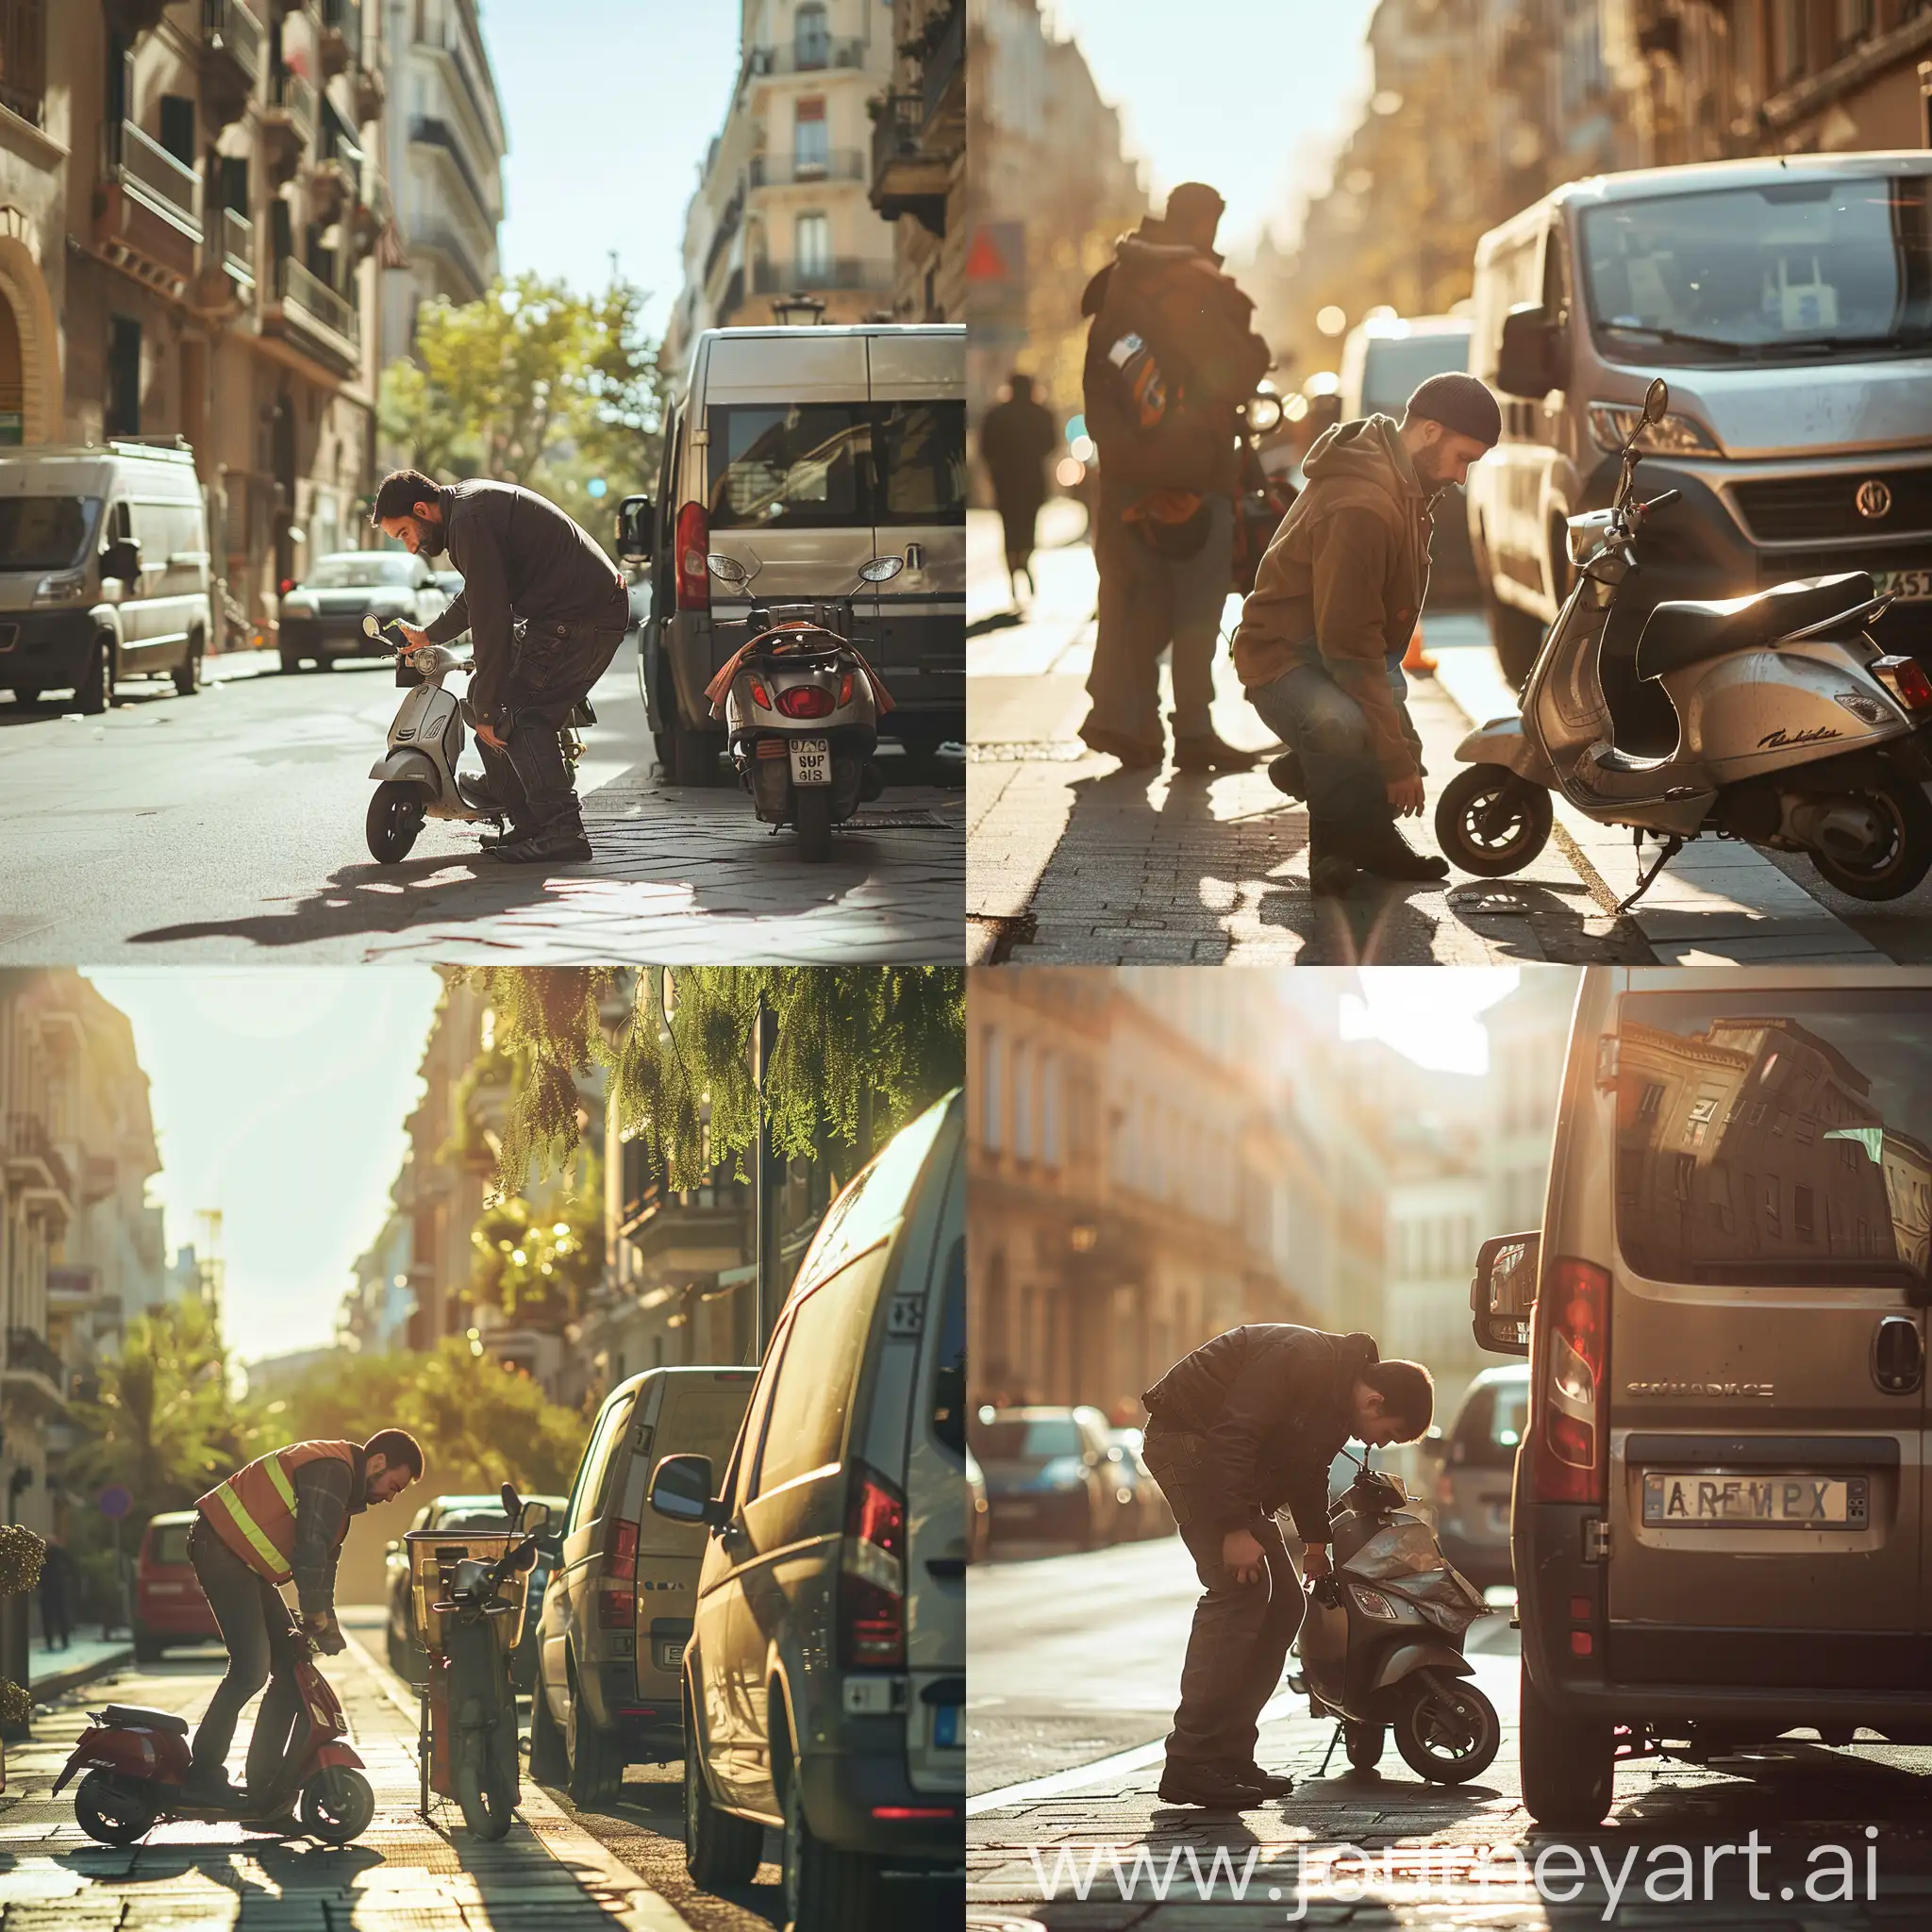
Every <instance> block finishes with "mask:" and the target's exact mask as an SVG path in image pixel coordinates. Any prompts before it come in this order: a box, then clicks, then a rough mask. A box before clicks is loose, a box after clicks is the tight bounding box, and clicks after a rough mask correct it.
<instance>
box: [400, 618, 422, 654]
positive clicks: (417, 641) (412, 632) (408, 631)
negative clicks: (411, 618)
mask: <svg viewBox="0 0 1932 1932" xmlns="http://www.w3.org/2000/svg"><path fill="white" fill-rule="evenodd" d="M396 628H397V629H398V630H399V631H401V632H402V634H403V635H404V636H405V637H406V638H408V641H409V645H408V648H409V650H410V651H425V650H427V649H428V648H429V640H428V639H427V638H426V637H425V635H424V634H423V633H422V632H421V631H420V630H418V629H417V628H416V626H415V625H413V624H404V623H402V622H401V621H400V620H398V621H397V624H396Z"/></svg>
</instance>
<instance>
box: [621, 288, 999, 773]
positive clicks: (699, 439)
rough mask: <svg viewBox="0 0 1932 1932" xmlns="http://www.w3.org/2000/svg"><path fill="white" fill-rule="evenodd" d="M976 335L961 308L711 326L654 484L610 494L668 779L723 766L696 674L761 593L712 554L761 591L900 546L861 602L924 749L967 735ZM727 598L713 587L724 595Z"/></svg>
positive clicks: (707, 675)
mask: <svg viewBox="0 0 1932 1932" xmlns="http://www.w3.org/2000/svg"><path fill="white" fill-rule="evenodd" d="M965 398H966V330H965V328H964V326H963V325H960V324H958V323H943V324H942V323H932V324H925V323H920V324H884V323H881V324H863V325H853V326H837V327H833V326H821V327H815V328H778V327H772V328H719V329H707V330H705V331H704V333H703V334H701V335H700V336H699V337H698V339H697V345H696V348H695V350H694V351H693V353H692V357H691V375H690V378H689V380H688V381H687V383H686V384H685V388H684V393H683V395H682V396H681V397H680V398H679V400H678V401H677V403H676V404H675V407H674V408H673V409H672V411H671V414H670V418H669V420H668V422H667V423H666V425H665V436H664V461H663V467H662V469H661V471H660V472H659V476H658V493H657V495H656V497H655V498H653V497H647V496H629V497H625V500H624V501H623V502H622V503H621V504H620V505H619V506H618V511H617V551H618V555H619V556H620V557H622V558H624V559H625V561H626V562H631V563H644V562H647V563H649V564H650V566H651V574H652V575H651V615H650V617H649V619H648V620H647V621H646V622H645V624H644V625H643V627H642V632H641V659H640V665H639V676H640V680H641V683H642V686H643V691H644V703H645V708H646V709H647V711H648V713H649V717H650V724H651V731H652V734H653V737H654V738H655V740H656V743H657V749H658V758H659V760H660V762H661V763H662V764H663V766H664V769H665V771H666V772H667V773H668V774H670V776H671V777H672V779H673V780H674V782H675V783H677V784H680V785H708V784H713V783H716V782H718V781H719V780H720V779H721V777H722V776H723V775H724V774H723V770H722V769H721V759H722V757H723V754H724V726H723V724H721V723H720V722H719V721H718V720H716V719H714V718H713V717H712V716H711V708H710V705H709V703H708V700H707V699H706V697H705V687H706V685H708V683H709V682H710V681H711V678H712V677H713V675H715V674H716V673H717V671H718V669H719V667H720V666H721V665H722V664H723V663H724V659H725V658H727V657H729V656H730V654H731V652H732V651H733V650H734V649H735V648H736V647H737V645H738V644H740V643H741V642H743V641H744V640H743V636H742V634H741V632H738V631H734V630H724V631H722V632H720V631H717V630H715V629H714V619H715V620H716V622H717V623H718V624H724V625H738V624H741V622H742V620H743V618H744V616H745V614H746V612H747V611H748V610H749V609H750V608H751V600H750V599H749V598H748V597H747V596H746V595H745V593H744V592H743V591H741V590H734V591H730V592H728V593H727V592H726V591H725V587H724V586H723V585H721V584H718V583H716V582H714V580H713V578H712V577H711V575H710V574H709V572H708V570H707V569H706V567H705V558H706V555H707V554H708V552H719V553H722V554H723V555H724V556H727V557H732V558H737V560H738V561H739V562H741V563H742V564H744V565H745V566H746V567H747V568H749V567H750V565H751V564H752V562H753V561H754V560H756V561H757V562H758V564H760V565H761V566H762V568H761V570H760V573H759V575H758V585H757V595H758V602H759V603H761V604H764V603H784V602H787V601H798V602H805V601H808V600H813V599H818V598H828V597H841V596H845V595H847V594H849V593H850V592H851V591H854V590H855V589H857V588H858V587H859V585H858V569H859V566H860V565H861V564H863V563H866V562H869V561H870V560H871V559H872V558H874V557H884V556H896V557H903V558H905V559H906V568H905V570H904V572H903V573H902V574H901V575H898V576H897V577H895V578H894V579H893V580H892V581H891V584H889V585H887V586H886V587H885V588H884V590H883V591H882V593H881V594H880V596H879V598H878V600H877V606H876V611H877V616H876V621H874V598H873V595H872V593H871V592H870V591H868V592H867V593H866V595H865V597H864V599H863V600H862V602H861V603H860V605H859V607H858V618H859V625H860V628H861V630H862V631H863V633H864V635H865V637H866V639H867V640H868V641H867V644H866V655H867V657H868V658H870V660H871V662H872V663H873V665H874V668H875V669H876V670H877V671H878V673H879V675H880V676H881V677H882V678H883V679H884V680H885V683H886V686H887V689H888V690H889V691H891V694H892V699H893V702H894V706H895V708H894V709H893V710H892V711H891V713H890V714H889V716H888V717H887V718H885V719H884V720H882V721H881V726H880V728H881V731H882V733H883V734H884V735H885V736H886V737H887V738H888V739H891V738H897V739H898V740H899V741H900V742H901V743H902V744H903V745H904V746H905V748H906V750H907V752H908V753H909V754H912V755H914V756H915V758H920V757H926V758H929V757H930V755H931V754H932V753H934V752H935V751H937V749H938V747H939V746H940V745H941V743H943V742H946V741H963V739H964V737H965V734H966V400H965ZM714 591H716V592H717V593H718V594H717V596H716V597H715V600H714V596H713V592H714Z"/></svg>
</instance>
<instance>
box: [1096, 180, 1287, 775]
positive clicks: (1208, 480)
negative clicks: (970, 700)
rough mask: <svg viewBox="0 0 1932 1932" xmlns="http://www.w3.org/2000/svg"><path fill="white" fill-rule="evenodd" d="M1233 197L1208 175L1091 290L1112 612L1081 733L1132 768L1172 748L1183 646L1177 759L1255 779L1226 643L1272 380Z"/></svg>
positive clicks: (1130, 239) (1124, 243)
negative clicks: (1241, 516)
mask: <svg viewBox="0 0 1932 1932" xmlns="http://www.w3.org/2000/svg"><path fill="white" fill-rule="evenodd" d="M1222 207H1223V203H1222V199H1221V196H1220V195H1219V194H1217V193H1216V192H1215V191H1214V190H1213V189H1211V188H1209V187H1207V186H1206V185H1205V184H1203V183H1201V182H1199V181H1188V182H1183V183H1182V184H1181V186H1180V187H1178V188H1176V189H1175V190H1174V192H1173V193H1172V194H1170V195H1169V196H1168V198H1167V211H1166V214H1165V215H1164V217H1163V218H1162V219H1161V220H1159V221H1158V222H1157V221H1155V220H1153V219H1152V218H1151V217H1150V218H1148V219H1146V220H1144V221H1142V222H1141V225H1140V227H1139V228H1138V229H1137V230H1136V231H1135V232H1134V233H1133V234H1131V235H1126V236H1124V237H1123V238H1122V240H1121V242H1120V244H1119V246H1118V248H1117V249H1116V251H1115V254H1114V258H1113V260H1112V261H1111V262H1109V263H1108V265H1107V266H1106V267H1105V268H1103V269H1102V270H1101V271H1100V272H1099V274H1098V275H1095V276H1094V277H1093V279H1092V280H1091V282H1090V283H1089V284H1088V285H1087V291H1086V293H1085V294H1084V296H1083V297H1082V298H1081V304H1080V309H1081V313H1082V314H1084V315H1089V316H1091V317H1092V318H1093V321H1092V325H1091V328H1090V329H1089V331H1088V336H1087V361H1086V367H1085V370H1084V373H1083V378H1082V388H1083V392H1084V403H1085V408H1086V419H1087V433H1088V435H1090V436H1091V438H1092V439H1093V441H1094V443H1095V446H1096V447H1097V449H1098V451H1099V455H1100V503H1099V508H1098V512H1097V514H1096V515H1095V518H1094V522H1093V558H1094V563H1095V565H1096V566H1097V568H1098V570H1099V572H1100V619H1099V629H1098V633H1097V636H1096V638H1095V641H1094V647H1093V669H1092V673H1091V675H1090V676H1089V678H1088V680H1087V691H1088V695H1089V696H1090V697H1091V699H1092V700H1093V705H1092V708H1091V710H1090V711H1089V712H1088V714H1087V721H1086V723H1085V724H1083V725H1082V726H1081V727H1080V736H1081V737H1082V739H1084V740H1085V741H1086V742H1087V743H1088V744H1090V745H1091V746H1092V748H1093V749H1094V750H1095V751H1104V752H1107V753H1109V754H1110V755H1111V756H1112V757H1114V758H1119V759H1120V761H1121V762H1122V764H1123V765H1125V766H1127V767H1129V768H1141V769H1152V768H1153V767H1155V766H1158V764H1159V763H1160V762H1161V759H1162V758H1163V756H1164V755H1165V751H1166V740H1165V736H1164V734H1163V732H1162V729H1161V723H1160V706H1159V690H1160V685H1159V672H1160V655H1161V653H1162V652H1163V651H1166V650H1169V649H1170V648H1171V649H1172V651H1173V666H1174V711H1173V713H1172V716H1171V722H1172V724H1173V726H1174V764H1175V766H1176V767H1177V768H1178V769H1179V770H1181V771H1184V772H1190V771H1191V772H1227V771H1245V770H1246V769H1247V768H1248V767H1249V766H1250V765H1252V764H1253V763H1254V762H1255V758H1254V756H1253V754H1251V753H1248V752H1243V751H1238V750H1237V749H1236V748H1235V747H1234V746H1233V745H1231V744H1227V743H1225V742H1224V741H1222V739H1221V738H1220V737H1218V736H1217V735H1216V733H1215V730H1214V726H1213V724H1212V722H1211V721H1210V718H1209V715H1208V705H1209V702H1210V700H1211V699H1212V697H1213V694H1214V683H1213V668H1212V667H1213V662H1214V646H1215V643H1216V641H1217V640H1218V639H1219V637H1220V634H1221V614H1222V610H1223V608H1224V606H1225V604H1226V602H1227V599H1228V595H1229V593H1230V591H1232V589H1233V569H1234V564H1233V551H1234V499H1235V495H1236V492H1237V491H1238V489H1239V484H1240V474H1241V473H1240V467H1239V454H1240V452H1239V448H1238V445H1237V441H1236V411H1237V410H1238V409H1239V408H1241V404H1242V403H1244V402H1245V401H1246V400H1247V398H1248V397H1249V396H1251V395H1252V394H1253V393H1254V391H1255V385H1256V384H1257V382H1259V381H1260V379H1261V377H1262V375H1264V374H1265V373H1266V372H1267V369H1268V365H1269V362H1270V360H1271V359H1272V358H1271V356H1270V353H1269V349H1268V344H1267V343H1266V342H1265V341H1262V340H1261V338H1260V337H1259V336H1258V335H1257V334H1256V333H1255V331H1254V328H1253V326H1252V318H1253V315H1254V307H1255V305H1254V304H1253V303H1252V302H1251V301H1250V300H1249V299H1248V297H1247V296H1246V295H1244V294H1242V293H1241V290H1240V289H1239V288H1237V287H1236V285H1235V283H1234V280H1233V278H1232V277H1231V276H1230V275H1224V273H1223V272H1222V268H1221V260H1222V258H1221V257H1220V256H1219V255H1217V254H1216V253H1215V250H1214V235H1215V230H1216V229H1217V228H1218V227H1219V226H1220V224H1221V213H1222Z"/></svg>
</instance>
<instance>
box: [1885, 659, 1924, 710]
mask: <svg viewBox="0 0 1932 1932" xmlns="http://www.w3.org/2000/svg"><path fill="white" fill-rule="evenodd" d="M1872 675H1873V676H1874V677H1875V678H1877V679H1878V681H1879V682H1880V683H1881V684H1882V685H1884V687H1885V688H1886V690H1887V691H1890V693H1891V694H1892V696H1893V697H1895V698H1896V699H1897V700H1898V701H1899V703H1900V704H1901V705H1903V706H1904V707H1905V708H1906V709H1907V710H1908V711H1932V673H1928V672H1927V671H1926V669H1925V667H1924V665H1923V664H1922V663H1920V661H1919V660H1918V658H1898V657H1893V658H1878V659H1877V660H1876V661H1875V662H1874V664H1873V666H1872Z"/></svg>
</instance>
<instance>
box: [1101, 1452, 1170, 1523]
mask: <svg viewBox="0 0 1932 1932" xmlns="http://www.w3.org/2000/svg"><path fill="white" fill-rule="evenodd" d="M1142 1433H1143V1432H1142V1431H1141V1430H1140V1429H1136V1428H1124V1429H1114V1428H1109V1429H1108V1436H1110V1437H1111V1438H1112V1440H1113V1445H1114V1447H1115V1448H1116V1449H1117V1450H1119V1452H1120V1455H1119V1457H1118V1459H1117V1461H1116V1463H1115V1465H1114V1468H1115V1474H1117V1475H1118V1476H1119V1477H1120V1478H1121V1480H1122V1481H1123V1482H1124V1484H1125V1485H1126V1487H1127V1488H1128V1489H1130V1490H1131V1491H1133V1501H1132V1503H1131V1504H1127V1505H1124V1506H1123V1507H1124V1512H1125V1515H1124V1529H1123V1534H1124V1535H1125V1536H1127V1537H1151V1536H1171V1535H1173V1533H1174V1511H1173V1509H1172V1508H1170V1507H1168V1501H1167V1498H1166V1497H1165V1496H1164V1495H1162V1494H1161V1492H1160V1485H1159V1484H1158V1482H1156V1481H1155V1479H1154V1472H1153V1471H1152V1470H1151V1469H1149V1468H1148V1467H1147V1458H1146V1457H1145V1456H1143V1455H1142V1454H1141V1441H1142Z"/></svg>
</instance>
